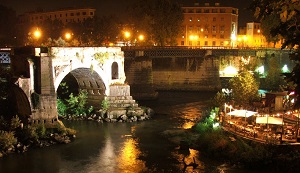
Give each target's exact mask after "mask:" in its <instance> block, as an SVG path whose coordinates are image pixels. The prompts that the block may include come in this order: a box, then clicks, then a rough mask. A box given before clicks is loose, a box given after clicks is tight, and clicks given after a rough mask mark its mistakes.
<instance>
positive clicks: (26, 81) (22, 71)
mask: <svg viewBox="0 0 300 173" xmlns="http://www.w3.org/2000/svg"><path fill="white" fill-rule="evenodd" d="M1 55H3V56H1V58H0V60H1V61H0V63H1V64H2V65H5V64H10V68H11V71H12V72H13V75H14V77H15V78H17V79H18V80H17V82H16V83H17V84H18V86H19V87H20V88H21V89H22V90H23V91H24V93H25V94H26V96H27V98H28V102H29V104H30V107H31V109H32V113H31V115H30V120H31V122H32V123H49V122H50V123H53V122H55V121H57V119H58V114H57V109H56V107H57V90H58V88H59V85H60V83H61V82H62V81H64V80H65V79H66V78H68V75H71V76H72V78H74V79H75V80H76V83H77V84H78V88H79V89H80V90H85V91H87V93H88V99H87V103H88V105H89V106H94V107H95V108H96V109H99V108H100V105H101V102H102V100H104V99H107V100H108V101H109V103H110V107H115V108H116V109H117V108H124V109H126V108H127V107H129V106H133V107H138V104H136V103H135V100H133V98H132V97H131V95H130V86H129V85H127V84H125V79H126V76H125V73H124V53H123V52H122V51H121V48H118V47H51V48H31V47H29V48H15V49H12V50H11V51H8V50H2V51H1ZM70 87H73V86H70ZM17 100H19V102H20V99H17ZM23 102H24V99H23ZM25 102H26V101H25ZM24 104H25V105H26V103H20V104H17V105H24Z"/></svg>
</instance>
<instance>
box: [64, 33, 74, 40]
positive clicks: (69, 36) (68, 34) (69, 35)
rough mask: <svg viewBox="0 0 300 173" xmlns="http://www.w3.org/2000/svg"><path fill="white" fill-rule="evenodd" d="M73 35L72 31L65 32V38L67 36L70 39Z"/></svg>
mask: <svg viewBox="0 0 300 173" xmlns="http://www.w3.org/2000/svg"><path fill="white" fill-rule="evenodd" d="M71 37H72V34H71V33H69V32H67V33H66V34H65V38H66V39H67V40H70V39H71Z"/></svg>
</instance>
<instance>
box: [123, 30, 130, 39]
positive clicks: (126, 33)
mask: <svg viewBox="0 0 300 173" xmlns="http://www.w3.org/2000/svg"><path fill="white" fill-rule="evenodd" d="M130 35H131V34H130V32H128V31H125V32H124V36H125V38H127V39H128V38H129V37H130Z"/></svg>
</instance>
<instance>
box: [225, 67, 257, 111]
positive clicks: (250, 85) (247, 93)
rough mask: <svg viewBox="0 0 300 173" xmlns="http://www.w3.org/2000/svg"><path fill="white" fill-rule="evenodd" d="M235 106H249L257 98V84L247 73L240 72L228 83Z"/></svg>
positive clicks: (251, 75)
mask: <svg viewBox="0 0 300 173" xmlns="http://www.w3.org/2000/svg"><path fill="white" fill-rule="evenodd" d="M229 88H230V89H232V97H233V99H234V101H235V103H236V104H239V105H249V104H250V103H251V102H252V101H255V100H257V98H258V88H259V87H258V83H257V82H256V80H255V78H254V76H253V74H251V73H250V72H249V71H241V72H239V74H238V75H237V76H235V77H233V78H232V79H230V81H229Z"/></svg>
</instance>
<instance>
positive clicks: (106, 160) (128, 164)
mask: <svg viewBox="0 0 300 173" xmlns="http://www.w3.org/2000/svg"><path fill="white" fill-rule="evenodd" d="M213 95H214V93H209V92H159V98H158V99H157V100H154V101H140V102H138V103H139V105H141V106H148V107H151V108H153V109H154V111H155V115H154V116H153V117H152V119H151V120H147V121H143V122H136V123H97V122H92V121H71V122H70V121H66V122H64V124H65V125H66V126H67V127H70V128H73V129H76V130H77V131H78V133H77V138H76V139H75V141H74V142H72V143H70V144H63V145H55V146H50V147H46V148H37V149H30V150H29V151H27V152H26V153H23V154H12V155H9V156H6V157H3V158H0V173H141V172H145V173H147V172H150V173H151V172H155V173H156V172H157V173H178V172H199V173H202V172H216V173H217V172H222V169H224V172H231V173H233V172H241V170H239V171H237V170H228V169H227V168H226V166H225V167H224V165H222V163H217V162H214V161H213V159H207V158H201V153H199V151H196V150H190V152H183V151H181V150H179V149H178V146H174V144H172V143H170V142H169V141H168V140H167V139H165V138H164V137H162V136H161V135H160V134H161V133H162V132H163V131H165V130H170V129H178V128H179V129H182V128H185V129H186V128H190V127H191V126H192V125H193V124H194V123H195V122H196V121H197V120H198V119H199V118H200V116H201V114H202V111H203V108H204V107H205V106H206V103H205V101H207V100H209V99H210V98H211V97H212V96H213ZM200 152H201V151H200ZM199 155H200V156H199ZM193 158H194V159H195V160H196V163H197V164H199V166H198V167H197V168H196V169H193V168H192V167H187V169H186V170H185V171H184V170H183V169H184V164H183V159H184V160H185V162H186V163H191V162H192V161H193ZM242 172H243V173H246V172H247V171H242Z"/></svg>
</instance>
